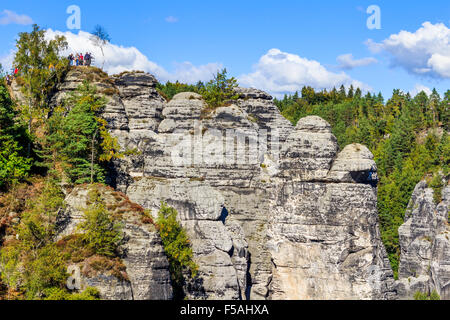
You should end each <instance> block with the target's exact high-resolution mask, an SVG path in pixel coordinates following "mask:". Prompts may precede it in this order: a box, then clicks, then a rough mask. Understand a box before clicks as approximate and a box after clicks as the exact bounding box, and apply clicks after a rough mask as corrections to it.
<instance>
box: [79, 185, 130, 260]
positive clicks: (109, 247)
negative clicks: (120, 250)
mask: <svg viewBox="0 0 450 320" xmlns="http://www.w3.org/2000/svg"><path fill="white" fill-rule="evenodd" d="M90 197H91V200H90V202H91V205H90V206H89V207H88V208H87V209H86V210H85V211H84V221H83V222H82V223H81V224H80V225H79V229H80V230H81V231H82V239H83V241H84V243H85V244H86V246H87V247H88V248H90V249H92V250H93V251H94V252H95V253H96V254H98V255H102V256H106V257H114V256H116V252H117V247H118V246H119V245H120V243H121V241H122V233H121V225H120V224H119V223H117V222H115V221H114V219H113V218H112V217H111V215H110V213H109V212H108V210H106V208H105V204H104V203H103V201H102V199H101V198H100V195H99V193H98V191H97V190H96V189H95V187H92V188H91V191H90Z"/></svg>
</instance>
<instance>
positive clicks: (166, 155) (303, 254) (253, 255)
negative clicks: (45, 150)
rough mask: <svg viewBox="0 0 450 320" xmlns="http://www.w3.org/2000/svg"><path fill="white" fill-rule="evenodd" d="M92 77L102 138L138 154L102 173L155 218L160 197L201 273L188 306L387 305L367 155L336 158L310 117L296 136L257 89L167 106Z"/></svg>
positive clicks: (137, 78) (387, 282)
mask: <svg viewBox="0 0 450 320" xmlns="http://www.w3.org/2000/svg"><path fill="white" fill-rule="evenodd" d="M73 72H74V71H73ZM77 77H78V76H77V75H75V74H69V75H68V78H67V79H68V80H66V82H67V81H69V82H70V81H72V80H71V79H74V78H77ZM102 81H104V82H105V83H106V85H109V86H110V88H109V89H108V90H107V89H103V90H104V91H106V92H108V93H111V92H112V93H113V94H112V95H111V96H109V97H108V105H107V107H106V110H105V114H104V117H105V118H106V119H107V120H108V123H109V128H110V130H111V132H112V133H113V134H114V135H115V136H116V137H117V138H118V139H119V142H120V143H121V145H122V147H123V148H124V149H138V150H139V153H138V154H135V155H132V156H127V157H125V158H124V159H121V160H117V161H115V162H114V163H113V164H112V165H111V172H110V175H109V183H110V184H111V185H112V186H114V187H115V188H117V189H118V190H120V191H122V192H124V193H125V194H127V196H128V197H129V198H130V199H131V200H132V201H134V202H136V203H138V204H140V205H141V206H143V207H144V208H146V209H150V210H151V212H152V214H153V215H154V216H155V215H156V214H157V212H158V209H159V206H160V203H161V201H164V202H167V203H168V204H169V205H170V206H173V207H174V208H175V209H177V211H178V212H179V219H180V222H181V223H182V225H183V226H184V228H185V229H186V232H187V234H188V236H189V238H190V240H191V242H192V248H193V251H194V256H195V257H194V258H195V261H196V262H197V264H198V265H199V269H200V270H199V277H198V279H197V281H196V283H195V284H194V285H190V286H187V287H186V293H187V296H188V297H189V298H195V299H254V300H257V299H392V298H395V295H394V291H393V274H392V271H391V269H390V267H389V262H388V260H387V255H386V252H385V250H384V247H383V245H382V242H381V239H380V233H379V229H378V219H377V209H376V182H377V177H376V165H375V163H374V161H373V156H372V154H371V153H370V152H369V151H368V150H367V148H365V147H364V146H360V145H351V146H349V147H347V148H345V149H344V150H343V151H342V152H339V148H338V145H337V140H336V138H335V137H334V135H333V134H332V132H331V128H330V125H329V124H328V123H326V122H325V121H324V120H322V119H320V118H318V117H307V118H305V119H301V120H300V121H299V123H298V124H297V126H296V127H295V128H294V127H293V126H292V125H291V124H290V122H289V121H287V120H286V119H284V118H283V117H282V116H281V114H280V113H279V112H278V110H277V107H276V106H275V105H274V103H273V101H272V97H271V96H269V95H268V94H266V93H264V92H262V91H259V90H255V89H244V88H238V89H237V90H236V93H237V94H238V95H239V97H240V98H239V99H238V100H237V101H234V102H233V103H232V104H231V105H229V106H225V107H220V108H217V109H215V110H210V109H209V108H207V107H206V105H205V102H204V101H203V99H202V97H201V96H199V95H197V94H195V93H181V94H179V95H176V96H175V97H174V98H173V99H172V100H171V101H169V102H165V101H164V100H163V98H162V97H161V96H160V95H159V94H158V92H157V90H156V89H155V87H156V80H155V79H154V77H153V76H151V75H148V74H143V73H135V72H133V73H124V74H121V75H118V76H115V77H113V78H110V79H109V80H108V81H105V79H102ZM63 87H65V88H72V87H74V84H68V83H66V84H64V85H63V86H62V87H61V90H62V91H64V90H63ZM54 101H55V103H56V101H58V100H57V98H55V99H54ZM71 215H72V216H73V217H74V219H75V218H76V217H75V215H74V214H71ZM133 237H138V238H139V237H141V235H139V232H136V233H131V229H130V239H133ZM130 241H132V240H130ZM139 243H141V245H142V243H147V241H139ZM136 248H137V247H136ZM135 252H137V251H135ZM137 257H138V254H137V253H136V259H137ZM126 261H127V260H126V258H124V263H125V264H126ZM143 266H145V264H143ZM127 268H128V266H127ZM143 270H145V269H143ZM127 273H128V269H127ZM137 273H139V272H136V274H137ZM149 273H151V272H150V271H149ZM130 281H131V284H132V287H133V286H134V287H133V294H134V295H136V292H135V289H134V288H135V287H136V286H137V284H136V282H133V276H130ZM136 281H138V280H136ZM139 281H142V280H139ZM133 283H134V284H133ZM146 288H148V286H147V285H146ZM124 291H126V290H124ZM144 296H145V294H144V293H143V295H142V297H144ZM167 296H169V295H167Z"/></svg>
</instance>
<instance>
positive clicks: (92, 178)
mask: <svg viewBox="0 0 450 320" xmlns="http://www.w3.org/2000/svg"><path fill="white" fill-rule="evenodd" d="M97 132H98V129H95V133H94V135H93V136H92V144H91V148H92V150H91V184H93V183H94V158H95V138H96V136H97Z"/></svg>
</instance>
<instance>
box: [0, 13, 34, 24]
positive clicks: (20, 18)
mask: <svg viewBox="0 0 450 320" xmlns="http://www.w3.org/2000/svg"><path fill="white" fill-rule="evenodd" d="M32 23H33V19H31V18H30V17H29V16H27V15H25V14H17V13H15V12H14V11H10V10H3V11H2V12H1V13H0V25H7V24H20V25H29V24H32Z"/></svg>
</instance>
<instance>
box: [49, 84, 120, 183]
mask: <svg viewBox="0 0 450 320" xmlns="http://www.w3.org/2000/svg"><path fill="white" fill-rule="evenodd" d="M105 104H106V100H105V98H103V97H100V96H98V95H97V94H96V88H95V87H93V86H91V85H90V84H89V83H88V82H87V81H85V82H84V83H83V84H82V85H81V86H80V87H79V88H78V89H77V91H76V92H75V93H74V94H72V95H71V96H70V97H69V98H68V99H67V101H66V105H67V106H70V111H68V113H67V115H66V112H67V111H66V110H64V109H63V108H57V109H55V110H54V113H53V115H52V117H51V118H50V119H49V121H48V124H47V128H48V131H49V133H48V135H47V136H46V137H45V140H44V142H43V149H44V151H43V158H44V159H45V160H46V165H47V166H48V167H49V168H50V169H51V171H53V172H57V171H58V170H60V169H61V168H62V170H63V171H64V173H65V174H66V176H67V177H68V178H69V179H70V181H71V182H73V183H75V184H82V183H93V182H104V179H105V165H106V164H107V163H108V162H109V161H110V160H111V159H113V158H120V157H121V156H122V154H121V153H120V152H119V149H120V146H119V144H118V142H117V139H116V138H114V137H112V136H111V134H110V133H109V132H108V129H107V123H106V121H105V120H104V119H102V118H101V117H100V115H99V114H100V112H101V110H103V108H104V107H105Z"/></svg>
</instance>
